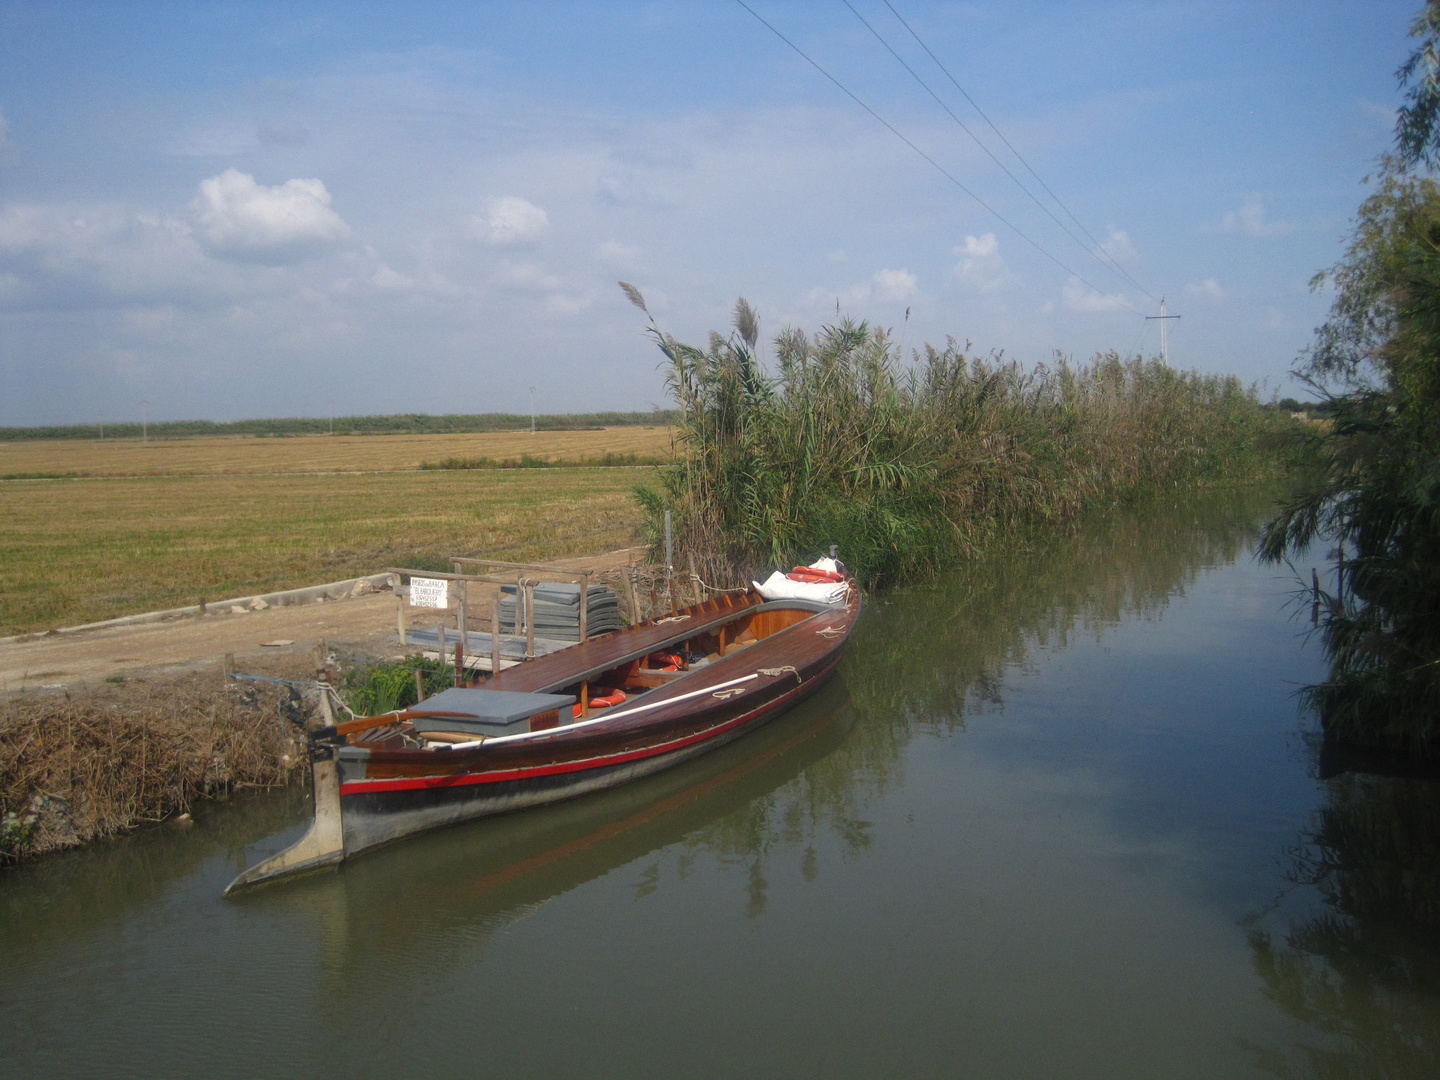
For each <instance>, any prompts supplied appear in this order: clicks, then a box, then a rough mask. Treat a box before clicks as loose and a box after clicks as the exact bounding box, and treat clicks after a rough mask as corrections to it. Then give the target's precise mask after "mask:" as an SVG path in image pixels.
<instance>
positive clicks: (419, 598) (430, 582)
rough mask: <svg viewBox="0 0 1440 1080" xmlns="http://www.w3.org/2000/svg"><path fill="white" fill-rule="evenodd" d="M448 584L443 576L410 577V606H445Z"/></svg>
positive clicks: (446, 604) (446, 603)
mask: <svg viewBox="0 0 1440 1080" xmlns="http://www.w3.org/2000/svg"><path fill="white" fill-rule="evenodd" d="M449 584H450V583H449V582H448V581H446V580H445V579H444V578H428V577H412V578H411V579H410V605H411V607H438V608H443V607H447V606H448V601H447V598H446V586H448V585H449Z"/></svg>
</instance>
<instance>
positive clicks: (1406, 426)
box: [1264, 159, 1440, 751]
mask: <svg viewBox="0 0 1440 1080" xmlns="http://www.w3.org/2000/svg"><path fill="white" fill-rule="evenodd" d="M1322 281H1331V282H1333V284H1334V286H1335V290H1336V294H1335V301H1334V304H1333V306H1332V308H1331V313H1330V318H1329V319H1328V320H1327V321H1326V323H1325V324H1324V325H1323V326H1322V327H1321V328H1320V330H1319V332H1318V334H1317V336H1316V340H1315V343H1314V345H1313V346H1312V348H1311V349H1310V351H1309V353H1308V354H1307V355H1306V357H1305V358H1304V361H1303V363H1302V366H1301V369H1300V374H1301V375H1302V376H1303V377H1304V378H1306V379H1307V380H1308V381H1310V382H1311V384H1312V385H1314V386H1315V387H1316V388H1317V389H1318V390H1320V391H1321V392H1322V393H1324V394H1325V396H1326V405H1327V412H1328V414H1329V419H1330V423H1328V424H1325V425H1323V426H1317V427H1315V428H1314V429H1313V432H1314V434H1313V441H1314V452H1315V456H1316V457H1317V458H1318V459H1319V461H1320V462H1321V464H1322V471H1321V473H1320V475H1319V477H1318V479H1317V481H1316V482H1315V483H1313V484H1311V485H1310V486H1309V487H1308V488H1307V489H1306V490H1304V491H1303V492H1302V493H1301V494H1300V496H1299V497H1297V498H1295V499H1294V500H1292V501H1291V502H1289V503H1288V504H1287V505H1286V506H1285V507H1284V509H1283V511H1282V512H1281V513H1280V514H1279V515H1278V516H1277V517H1276V519H1275V520H1274V522H1272V524H1271V526H1270V529H1269V531H1268V533H1267V536H1266V543H1265V547H1264V554H1265V556H1266V557H1267V558H1268V559H1270V560H1272V561H1280V560H1282V559H1284V558H1285V557H1286V556H1287V554H1288V553H1290V552H1294V551H1299V550H1303V549H1305V548H1306V547H1308V546H1310V545H1311V544H1322V545H1324V546H1325V549H1326V550H1327V551H1328V553H1329V559H1330V560H1331V563H1332V570H1331V573H1330V575H1329V580H1330V582H1331V583H1332V584H1330V586H1329V587H1328V588H1322V589H1319V590H1317V592H1316V597H1315V599H1316V602H1317V605H1318V612H1317V615H1318V621H1319V625H1320V630H1321V640H1322V642H1323V645H1324V649H1325V653H1326V657H1327V658H1328V660H1329V662H1330V675H1329V678H1328V679H1327V680H1326V682H1324V683H1322V684H1319V685H1316V686H1313V687H1310V688H1309V689H1308V690H1307V691H1306V696H1307V698H1308V699H1309V701H1310V703H1311V704H1312V705H1313V706H1314V707H1315V709H1316V710H1317V711H1318V713H1319V715H1320V716H1321V718H1322V720H1323V722H1324V724H1325V727H1326V730H1327V731H1329V732H1330V733H1331V734H1332V735H1334V736H1336V737H1337V738H1340V739H1342V740H1349V741H1356V742H1360V743H1366V744H1373V745H1385V746H1392V747H1397V748H1401V747H1403V748H1406V749H1409V750H1417V751H1418V750H1423V749H1424V748H1425V747H1427V746H1429V745H1431V744H1433V743H1434V742H1435V741H1436V739H1437V737H1440V510H1437V507H1440V189H1437V187H1436V184H1435V183H1434V181H1433V180H1431V179H1430V178H1429V177H1415V176H1408V175H1405V174H1404V172H1403V171H1402V170H1401V169H1400V168H1399V163H1398V162H1396V161H1394V160H1393V159H1392V160H1387V161H1386V162H1385V163H1383V164H1382V173H1381V176H1380V177H1379V181H1378V183H1377V185H1376V189H1375V192H1374V194H1373V195H1371V197H1370V198H1369V199H1367V200H1366V201H1365V203H1364V204H1363V205H1362V206H1361V208H1360V212H1359V215H1358V217H1357V220H1356V225H1355V231H1354V235H1353V237H1352V239H1351V243H1350V246H1349V249H1348V250H1347V252H1346V255H1345V257H1344V259H1343V260H1342V261H1341V262H1340V263H1339V264H1338V265H1337V266H1336V267H1335V268H1334V269H1333V270H1331V271H1329V272H1328V273H1326V274H1323V275H1320V277H1318V278H1317V279H1316V283H1317V285H1318V284H1319V283H1321V282H1322Z"/></svg>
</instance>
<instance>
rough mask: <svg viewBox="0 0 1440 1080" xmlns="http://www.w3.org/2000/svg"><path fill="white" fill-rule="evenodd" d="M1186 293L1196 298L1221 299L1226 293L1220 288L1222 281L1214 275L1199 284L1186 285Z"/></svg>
mask: <svg viewBox="0 0 1440 1080" xmlns="http://www.w3.org/2000/svg"><path fill="white" fill-rule="evenodd" d="M1185 295H1186V296H1188V297H1191V298H1192V299H1195V300H1219V299H1221V298H1223V297H1224V295H1225V293H1224V291H1223V290H1222V289H1221V288H1220V283H1219V282H1218V281H1216V280H1215V279H1214V278H1213V277H1207V278H1206V279H1205V280H1204V281H1202V282H1199V283H1198V284H1190V285H1186V286H1185Z"/></svg>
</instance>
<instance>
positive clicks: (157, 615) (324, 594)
mask: <svg viewBox="0 0 1440 1080" xmlns="http://www.w3.org/2000/svg"><path fill="white" fill-rule="evenodd" d="M399 584H400V575H399V574H388V573H387V574H370V575H368V576H366V577H358V578H347V579H346V580H344V581H332V582H330V583H329V584H328V585H308V586H306V587H304V588H300V589H282V590H281V591H279V592H269V593H257V594H256V595H255V596H239V597H236V598H235V599H233V600H214V601H206V603H205V611H204V614H207V615H231V614H240V612H236V611H234V609H235V608H242V609H244V611H246V612H249V611H264V610H265V609H266V608H272V607H292V606H294V605H296V604H308V603H316V602H318V601H321V600H348V599H350V598H351V597H353V596H366V595H369V594H370V593H372V592H380V591H381V590H384V589H390V590H394V589H395V588H397V587H398V586H399ZM200 614H202V612H201V611H200V605H199V604H192V605H190V606H189V607H179V608H170V609H168V610H166V611H147V612H145V613H143V614H141V615H122V616H120V617H119V618H117V619H105V620H104V621H102V622H93V623H85V624H84V625H83V626H65V627H61V628H60V629H58V630H42V631H39V632H38V633H34V634H16V635H14V636H13V637H5V638H0V645H8V644H10V643H11V642H15V641H37V640H39V639H40V638H43V637H49V636H50V635H52V634H78V633H81V632H82V631H85V630H104V629H105V628H106V627H110V626H136V625H138V624H140V623H153V622H167V621H169V620H170V619H183V618H186V617H188V616H193V615H200Z"/></svg>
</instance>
